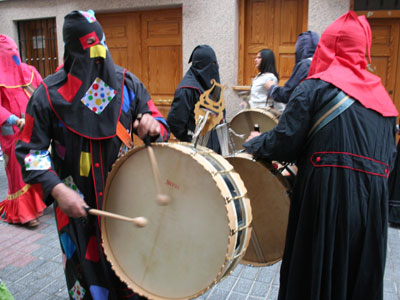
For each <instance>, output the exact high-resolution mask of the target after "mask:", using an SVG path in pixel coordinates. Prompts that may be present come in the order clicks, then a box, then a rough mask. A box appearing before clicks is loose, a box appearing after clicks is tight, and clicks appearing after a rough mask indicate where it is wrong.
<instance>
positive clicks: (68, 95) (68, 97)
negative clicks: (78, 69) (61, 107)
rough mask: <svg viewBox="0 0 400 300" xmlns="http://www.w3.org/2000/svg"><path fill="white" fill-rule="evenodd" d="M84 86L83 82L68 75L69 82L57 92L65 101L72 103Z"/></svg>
mask: <svg viewBox="0 0 400 300" xmlns="http://www.w3.org/2000/svg"><path fill="white" fill-rule="evenodd" d="M81 85H82V80H80V79H79V78H78V77H75V76H74V75H72V74H71V73H68V78H67V82H66V83H65V84H64V85H63V86H62V87H60V88H59V89H58V90H57V91H58V93H59V94H60V95H61V96H62V97H63V98H64V100H65V101H67V102H69V103H71V102H72V100H74V97H75V95H76V93H77V92H78V90H79V89H80V87H81Z"/></svg>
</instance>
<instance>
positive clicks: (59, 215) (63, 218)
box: [56, 207, 69, 231]
mask: <svg viewBox="0 0 400 300" xmlns="http://www.w3.org/2000/svg"><path fill="white" fill-rule="evenodd" d="M56 219H57V229H58V231H60V230H61V229H62V228H64V227H65V226H67V225H68V224H69V217H68V216H67V215H66V214H65V213H64V212H63V211H62V210H61V209H60V208H59V207H57V208H56Z"/></svg>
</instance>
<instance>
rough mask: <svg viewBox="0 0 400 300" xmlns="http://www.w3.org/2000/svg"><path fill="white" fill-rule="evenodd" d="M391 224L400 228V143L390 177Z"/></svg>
mask: <svg viewBox="0 0 400 300" xmlns="http://www.w3.org/2000/svg"><path fill="white" fill-rule="evenodd" d="M389 199H390V200H389V222H390V223H391V224H392V225H395V226H400V142H399V143H398V144H397V156H396V162H395V164H394V168H393V171H392V173H390V176H389Z"/></svg>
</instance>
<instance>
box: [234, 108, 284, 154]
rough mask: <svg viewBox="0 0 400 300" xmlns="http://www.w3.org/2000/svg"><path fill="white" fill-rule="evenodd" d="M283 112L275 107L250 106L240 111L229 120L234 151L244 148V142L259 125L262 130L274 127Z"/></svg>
mask: <svg viewBox="0 0 400 300" xmlns="http://www.w3.org/2000/svg"><path fill="white" fill-rule="evenodd" d="M280 116H281V113H280V112H279V111H277V110H275V109H273V108H270V107H266V108H249V109H244V110H242V111H240V112H238V113H237V114H236V115H235V116H234V117H233V118H232V120H231V121H230V122H229V128H230V129H231V131H232V130H233V132H232V134H231V138H232V141H233V144H234V151H233V152H234V153H236V152H238V151H240V150H243V149H244V148H243V146H242V144H243V143H244V142H245V140H246V139H247V138H248V136H249V135H250V132H251V131H253V130H254V125H256V124H257V125H258V126H259V129H260V131H261V132H265V131H269V130H271V129H273V128H274V127H275V126H276V125H277V124H278V120H279V117H280Z"/></svg>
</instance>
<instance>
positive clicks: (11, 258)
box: [0, 161, 400, 300]
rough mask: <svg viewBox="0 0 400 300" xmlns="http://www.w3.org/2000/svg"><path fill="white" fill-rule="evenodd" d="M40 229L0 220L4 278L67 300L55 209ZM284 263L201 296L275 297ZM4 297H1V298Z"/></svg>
mask: <svg viewBox="0 0 400 300" xmlns="http://www.w3.org/2000/svg"><path fill="white" fill-rule="evenodd" d="M7 189H8V188H7V178H6V175H5V171H4V162H3V161H0V201H1V200H2V199H4V198H5V197H6V196H7ZM40 222H41V224H40V225H39V226H38V227H37V228H35V229H28V228H26V227H23V226H16V225H9V224H7V223H4V222H1V221H0V278H1V279H2V280H3V281H4V283H5V284H6V286H7V287H8V289H9V290H10V292H11V293H12V294H13V296H14V298H15V300H28V299H29V300H61V299H62V300H66V299H69V298H68V291H67V288H66V285H65V277H64V272H63V267H62V266H63V262H62V257H61V250H60V245H59V242H58V237H57V229H56V225H55V220H54V213H53V208H52V207H49V208H47V209H46V210H45V212H44V215H43V216H42V217H41V218H40ZM387 254H388V255H387V262H386V272H385V287H384V289H385V297H384V299H385V300H400V229H394V228H389V241H388V253H387ZM279 268H280V263H277V264H275V265H272V266H269V267H263V268H253V267H248V266H243V265H239V266H238V267H237V268H236V269H235V270H234V272H233V273H232V274H231V275H229V276H228V277H227V278H225V279H224V280H223V281H221V282H220V283H219V284H217V285H215V286H213V287H212V288H211V289H210V290H209V291H208V292H207V293H205V294H204V295H202V296H200V297H199V298H197V299H198V300H225V299H229V300H275V299H277V295H278V290H279ZM0 300H1V299H0Z"/></svg>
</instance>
